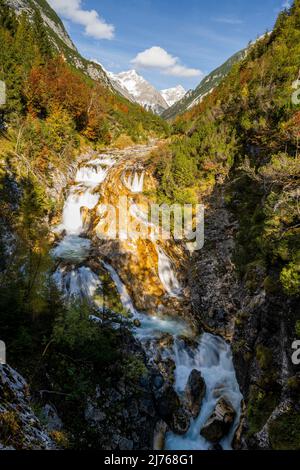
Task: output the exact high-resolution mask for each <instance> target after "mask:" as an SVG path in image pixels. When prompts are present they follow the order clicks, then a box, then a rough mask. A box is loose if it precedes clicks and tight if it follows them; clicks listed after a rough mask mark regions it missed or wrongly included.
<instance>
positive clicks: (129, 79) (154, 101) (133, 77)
mask: <svg viewBox="0 0 300 470" xmlns="http://www.w3.org/2000/svg"><path fill="white" fill-rule="evenodd" d="M109 77H110V79H111V81H112V82H113V83H115V84H117V85H118V86H119V87H120V88H121V89H123V90H126V91H127V93H129V94H130V96H132V98H133V99H134V101H135V102H136V103H139V104H140V105H142V106H143V107H144V108H145V109H147V110H148V111H152V112H154V113H155V114H161V113H162V112H163V111H164V110H166V109H167V108H168V107H169V105H168V103H167V102H166V100H165V99H164V98H163V96H162V95H161V93H160V92H159V91H158V90H157V89H156V88H155V87H154V86H153V85H151V84H150V83H149V82H147V80H145V79H144V78H143V77H142V76H141V75H140V74H138V73H137V72H136V71H135V70H128V71H127V72H121V73H119V74H113V73H109Z"/></svg>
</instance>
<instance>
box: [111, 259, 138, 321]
mask: <svg viewBox="0 0 300 470" xmlns="http://www.w3.org/2000/svg"><path fill="white" fill-rule="evenodd" d="M102 264H103V266H104V267H105V269H106V270H107V271H108V272H109V274H110V276H111V278H112V280H113V281H114V283H115V286H116V288H117V291H118V293H119V296H120V300H121V303H122V305H123V308H124V309H125V310H126V311H127V312H130V313H131V314H132V315H133V316H137V315H138V312H137V310H136V309H135V308H134V306H133V303H132V300H131V297H130V295H129V294H128V291H127V289H126V287H125V285H124V284H123V282H122V281H121V279H120V277H119V275H118V273H117V271H116V270H115V269H114V268H113V267H112V266H111V265H110V264H108V263H105V262H104V261H102Z"/></svg>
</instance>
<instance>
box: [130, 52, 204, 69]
mask: <svg viewBox="0 0 300 470" xmlns="http://www.w3.org/2000/svg"><path fill="white" fill-rule="evenodd" d="M131 63H132V64H133V65H135V66H136V67H138V68H149V69H158V70H160V71H161V72H162V73H163V74H165V75H173V76H175V77H197V76H200V75H203V74H202V72H201V70H198V69H192V68H188V67H186V66H184V65H181V64H180V62H179V59H178V57H174V56H172V55H171V54H169V53H168V52H167V51H166V50H165V49H163V48H162V47H159V46H153V47H151V48H150V49H146V50H145V51H143V52H140V53H139V54H137V56H136V57H135V58H134V59H133V60H132V61H131Z"/></svg>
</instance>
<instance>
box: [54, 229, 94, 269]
mask: <svg viewBox="0 0 300 470" xmlns="http://www.w3.org/2000/svg"><path fill="white" fill-rule="evenodd" d="M90 249H91V241H90V240H89V239H87V238H82V237H79V236H77V235H67V236H65V238H63V240H62V241H61V242H60V243H59V244H58V245H57V246H56V247H55V248H54V249H53V250H52V252H51V254H52V256H53V257H54V258H58V259H62V260H65V261H70V262H74V263H75V262H78V263H80V262H82V261H84V260H85V259H86V258H87V256H88V254H89V252H90Z"/></svg>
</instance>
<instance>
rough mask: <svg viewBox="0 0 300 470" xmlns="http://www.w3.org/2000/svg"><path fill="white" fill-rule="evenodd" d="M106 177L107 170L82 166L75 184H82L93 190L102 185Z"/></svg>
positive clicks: (99, 167)
mask: <svg viewBox="0 0 300 470" xmlns="http://www.w3.org/2000/svg"><path fill="white" fill-rule="evenodd" d="M106 175H107V169H104V168H102V167H101V166H83V167H81V168H79V170H78V171H77V174H76V178H75V181H76V183H83V184H84V185H85V186H89V187H92V188H94V187H95V186H98V185H99V184H101V183H103V181H104V180H105V178H106Z"/></svg>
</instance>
